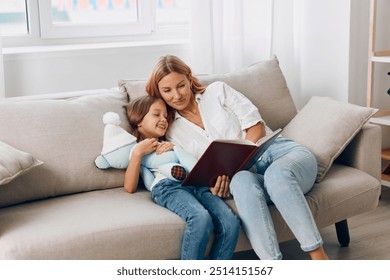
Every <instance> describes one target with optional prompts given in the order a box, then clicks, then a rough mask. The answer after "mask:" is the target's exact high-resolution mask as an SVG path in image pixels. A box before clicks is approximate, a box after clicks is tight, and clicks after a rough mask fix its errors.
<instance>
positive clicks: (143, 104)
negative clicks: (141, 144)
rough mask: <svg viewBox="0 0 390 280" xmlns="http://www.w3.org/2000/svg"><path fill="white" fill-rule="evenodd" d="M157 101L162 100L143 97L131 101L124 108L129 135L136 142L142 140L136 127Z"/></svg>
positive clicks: (153, 97)
mask: <svg viewBox="0 0 390 280" xmlns="http://www.w3.org/2000/svg"><path fill="white" fill-rule="evenodd" d="M158 100H162V99H161V98H158V97H155V96H147V95H145V96H142V97H139V98H136V99H134V100H131V101H130V102H129V104H127V105H126V106H125V108H126V114H127V118H128V121H129V124H130V127H131V131H130V133H131V134H132V135H134V136H135V137H136V138H137V142H138V141H140V140H142V137H141V134H140V133H139V131H138V125H139V124H140V123H141V122H142V120H143V119H144V117H145V116H146V114H147V113H148V112H149V110H150V107H151V106H152V105H153V104H154V103H155V102H157V101H158Z"/></svg>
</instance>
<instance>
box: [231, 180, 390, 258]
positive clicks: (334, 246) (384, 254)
mask: <svg viewBox="0 0 390 280" xmlns="http://www.w3.org/2000/svg"><path fill="white" fill-rule="evenodd" d="M348 226H349V234H350V237H351V242H350V244H349V246H348V247H340V245H339V243H338V241H337V237H336V231H335V228H334V226H329V227H326V228H323V229H321V235H322V238H323V240H324V249H325V251H326V252H327V254H328V255H329V257H330V258H331V259H333V260H390V188H389V187H382V194H381V198H380V200H379V204H378V207H377V208H376V210H374V211H371V212H368V213H364V214H361V215H358V216H355V217H352V218H350V219H348ZM280 250H281V251H282V254H283V258H284V259H286V260H309V259H310V258H309V257H308V255H307V254H306V253H304V252H302V251H301V249H300V247H299V243H298V242H297V241H296V240H292V241H287V242H284V243H282V244H281V246H280ZM235 259H247V260H248V259H251V260H253V259H258V258H257V256H256V254H254V252H253V251H248V252H242V253H237V254H236V255H235Z"/></svg>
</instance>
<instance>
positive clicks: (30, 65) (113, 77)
mask: <svg viewBox="0 0 390 280" xmlns="http://www.w3.org/2000/svg"><path fill="white" fill-rule="evenodd" d="M44 50H45V49H43V50H40V51H35V52H30V53H23V54H8V55H6V56H5V59H4V68H5V80H6V83H5V85H6V95H7V97H12V96H22V95H32V94H46V93H55V92H64V91H72V90H84V89H97V88H112V87H115V86H117V81H118V80H119V79H146V78H147V77H148V76H149V74H150V71H151V69H152V67H153V66H154V63H155V62H156V60H157V58H158V57H159V56H161V55H164V54H167V53H175V54H177V55H179V56H181V57H183V59H185V58H186V57H187V56H188V44H185V43H169V44H158V45H149V46H132V47H121V48H112V49H110V48H102V49H92V50H82V49H79V50H67V51H66V50H51V51H48V52H46V51H44Z"/></svg>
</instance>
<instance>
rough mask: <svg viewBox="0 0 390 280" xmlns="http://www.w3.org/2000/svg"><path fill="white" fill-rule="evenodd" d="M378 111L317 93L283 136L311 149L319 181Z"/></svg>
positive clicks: (288, 126)
mask: <svg viewBox="0 0 390 280" xmlns="http://www.w3.org/2000/svg"><path fill="white" fill-rule="evenodd" d="M376 111H377V110H376V109H373V108H367V107H361V106H357V105H354V104H349V103H344V102H340V101H336V100H332V99H331V98H329V97H318V96H315V97H312V98H311V99H310V101H309V102H308V103H307V104H306V105H305V107H303V109H302V110H301V111H300V112H299V113H298V114H297V115H296V116H295V117H294V118H293V119H292V120H291V122H290V123H289V124H288V125H287V126H286V127H285V128H284V130H283V136H284V137H287V138H290V139H292V140H294V141H296V142H297V143H300V144H302V145H303V146H305V147H307V148H308V149H309V150H311V152H312V153H313V154H314V155H315V157H316V159H317V164H318V174H317V179H316V181H317V182H320V181H321V180H322V179H323V178H324V176H325V174H326V172H327V171H328V169H329V168H330V166H331V165H332V163H333V161H334V160H335V158H337V156H338V155H339V154H340V153H341V152H342V151H343V150H344V149H345V147H346V146H347V145H348V143H349V142H351V140H352V139H353V138H354V137H355V135H356V134H357V133H358V132H359V131H360V129H361V128H362V126H363V125H364V124H365V123H366V122H367V121H368V119H369V118H370V117H371V116H372V115H373V114H374V113H375V112H376Z"/></svg>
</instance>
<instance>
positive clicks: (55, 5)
mask: <svg viewBox="0 0 390 280" xmlns="http://www.w3.org/2000/svg"><path fill="white" fill-rule="evenodd" d="M189 5H190V0H28V1H27V0H7V1H0V30H1V32H2V35H3V36H5V38H6V39H9V38H10V37H11V36H12V37H13V38H14V39H15V40H16V38H17V39H18V40H19V41H20V40H23V41H24V42H25V40H30V41H33V42H34V43H33V44H34V45H36V44H60V43H71V42H77V40H79V41H80V40H82V41H80V42H83V43H85V42H87V40H88V38H94V40H95V41H96V38H100V40H102V39H103V41H104V38H106V40H112V39H113V38H114V41H120V37H123V38H125V39H126V40H129V39H131V40H137V35H138V38H140V36H141V37H142V39H145V38H149V39H150V38H151V37H156V35H157V34H158V33H159V31H161V30H163V29H164V28H165V29H167V28H166V27H168V26H169V27H177V28H182V29H183V27H184V28H185V29H187V30H188V23H189ZM187 33H188V31H187ZM145 36H149V37H145ZM160 38H166V36H161V35H160ZM3 39H4V38H3ZM64 40H69V41H64ZM4 41H5V40H3V42H4ZM92 41H93V40H92ZM23 45H29V44H23Z"/></svg>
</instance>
